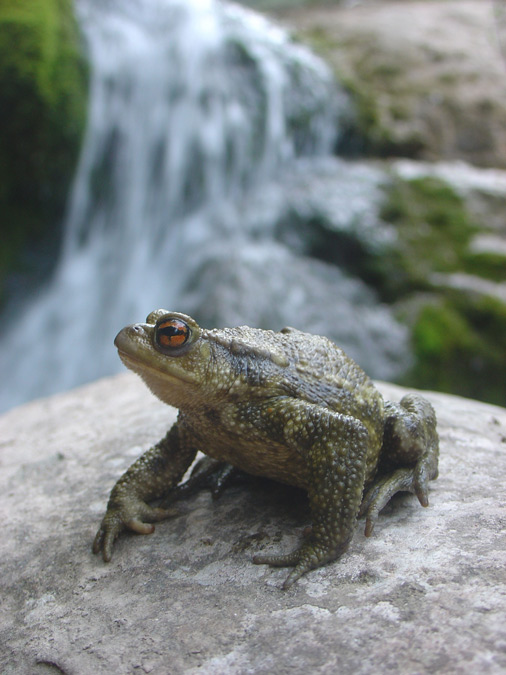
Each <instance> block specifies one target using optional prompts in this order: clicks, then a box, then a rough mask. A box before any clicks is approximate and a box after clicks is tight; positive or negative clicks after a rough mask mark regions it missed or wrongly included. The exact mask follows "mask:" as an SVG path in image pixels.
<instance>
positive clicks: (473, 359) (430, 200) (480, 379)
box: [368, 177, 506, 405]
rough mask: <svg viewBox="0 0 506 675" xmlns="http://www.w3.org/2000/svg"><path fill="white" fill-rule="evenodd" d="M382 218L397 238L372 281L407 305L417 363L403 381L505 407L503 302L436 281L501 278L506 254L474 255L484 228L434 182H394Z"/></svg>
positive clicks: (505, 309) (376, 264)
mask: <svg viewBox="0 0 506 675" xmlns="http://www.w3.org/2000/svg"><path fill="white" fill-rule="evenodd" d="M381 217H382V219H383V220H384V221H385V222H387V223H389V224H390V225H391V226H393V228H394V232H395V235H396V236H395V238H394V241H393V244H392V246H391V248H390V251H388V252H386V254H384V255H382V256H380V257H378V258H377V259H376V260H375V261H373V264H372V265H371V268H372V270H373V272H372V275H371V278H369V279H368V280H369V281H373V282H374V285H375V287H376V288H377V290H378V291H379V293H380V295H381V296H382V297H383V299H384V300H387V301H388V302H390V303H393V304H394V305H397V306H398V307H404V308H405V310H406V308H410V310H409V311H405V312H404V316H403V317H400V318H401V319H403V320H404V321H405V322H406V323H408V325H409V326H410V328H411V335H412V346H413V354H414V359H415V363H414V367H413V368H412V369H411V370H410V372H409V373H406V375H405V376H404V377H403V378H402V381H401V383H402V384H405V385H407V386H413V387H420V388H423V389H436V390H440V391H445V392H450V393H454V394H460V395H463V396H470V397H472V398H479V399H482V400H485V401H489V402H492V403H498V404H501V405H503V404H504V401H505V400H506V350H505V349H504V335H505V331H506V305H505V304H504V303H503V302H501V301H500V300H498V299H494V298H491V297H487V296H484V295H483V294H479V293H471V292H468V291H465V290H456V289H452V288H451V287H441V286H439V285H438V282H439V280H440V279H441V278H444V276H445V275H450V274H454V273H465V274H466V275H475V276H477V277H478V278H490V279H494V280H496V281H500V280H503V279H504V257H502V256H499V255H497V256H494V255H493V254H491V253H487V254H486V255H485V254H478V253H472V252H471V251H470V243H471V241H472V239H473V237H474V236H475V234H476V233H477V232H479V231H480V230H479V228H478V226H477V225H476V224H475V222H474V220H473V218H472V217H471V216H470V214H469V211H468V209H467V207H466V204H465V202H464V201H463V199H462V198H461V197H460V196H459V195H458V194H457V193H456V192H455V191H454V190H453V189H452V188H451V187H450V186H449V185H448V184H447V183H445V182H444V181H442V180H439V179H436V178H433V177H425V178H419V179H416V180H409V181H405V180H402V179H400V178H397V177H395V178H394V179H393V181H392V183H391V184H390V186H389V187H388V188H387V191H386V199H385V202H384V205H383V208H382V210H381ZM481 231H482V230H481ZM490 263H492V264H490ZM501 264H502V270H501ZM374 274H376V276H374ZM435 280H436V281H435ZM427 298H428V299H427Z"/></svg>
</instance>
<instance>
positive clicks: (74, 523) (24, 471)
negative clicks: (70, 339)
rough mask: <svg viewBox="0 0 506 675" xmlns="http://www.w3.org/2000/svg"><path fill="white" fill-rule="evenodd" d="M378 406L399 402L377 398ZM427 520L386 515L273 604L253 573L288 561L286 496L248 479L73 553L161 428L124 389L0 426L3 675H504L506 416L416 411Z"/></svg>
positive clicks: (471, 410) (268, 588) (112, 381)
mask: <svg viewBox="0 0 506 675" xmlns="http://www.w3.org/2000/svg"><path fill="white" fill-rule="evenodd" d="M380 388H381V390H382V391H383V392H384V393H385V394H386V395H387V396H388V397H391V398H399V397H400V396H401V394H402V391H403V390H402V389H401V388H399V387H395V386H393V385H383V384H381V385H380ZM427 396H428V398H429V399H430V400H431V401H432V403H433V404H434V406H435V408H436V411H437V415H438V418H439V430H440V435H441V463H440V477H439V479H438V480H437V481H436V482H435V483H433V486H432V490H431V495H430V496H431V505H430V507H429V508H428V509H422V508H421V507H420V506H419V505H418V503H417V501H416V499H415V498H414V497H413V496H411V495H402V496H400V497H398V498H396V499H395V500H394V503H393V504H391V505H389V506H388V507H387V508H386V509H385V511H384V513H383V514H382V515H381V517H380V519H379V522H378V524H377V526H376V530H375V532H374V535H373V536H372V537H371V538H370V539H367V540H366V539H365V537H364V535H363V533H362V526H361V527H360V529H359V530H358V531H357V533H356V535H355V538H354V540H353V542H352V544H351V547H350V549H349V551H348V552H347V553H346V554H345V555H344V556H343V557H342V559H341V560H340V561H338V562H336V563H333V564H330V565H328V566H326V567H324V568H321V569H319V570H317V571H315V572H312V573H310V574H308V575H307V576H306V577H304V578H303V579H301V580H300V581H299V582H298V583H297V584H296V585H295V586H294V587H293V588H292V589H290V590H289V591H287V592H283V591H281V590H280V588H279V587H280V584H281V582H282V580H283V579H284V577H285V574H286V571H285V570H273V569H269V568H267V567H263V566H255V565H253V564H251V562H250V558H251V556H252V554H253V553H254V552H255V551H257V550H259V549H264V548H270V547H271V545H272V546H273V547H274V546H276V547H280V548H283V549H290V548H291V547H292V546H294V544H295V542H296V540H297V538H298V537H299V536H301V533H302V530H303V528H304V526H305V525H306V524H307V522H308V513H307V510H306V504H305V500H304V498H303V497H302V496H301V495H300V494H299V493H297V492H294V491H293V490H290V489H288V488H284V487H280V486H278V487H274V484H272V483H267V482H263V481H258V482H252V483H251V484H248V485H243V486H237V487H233V488H230V489H229V490H228V491H227V492H226V493H225V494H224V495H223V496H222V498H221V499H220V500H219V501H217V502H214V503H213V502H212V501H211V498H210V496H209V494H207V493H200V494H198V495H195V496H194V497H192V498H190V499H189V500H187V501H185V502H182V503H181V504H180V505H179V510H180V512H181V515H180V516H179V517H177V518H175V519H174V520H172V521H169V522H166V523H162V524H159V525H158V526H157V529H156V532H155V534H154V535H152V536H149V537H140V536H135V535H130V536H123V537H122V538H121V539H120V540H119V541H118V543H117V545H116V549H115V556H114V558H113V560H112V562H111V563H110V564H105V563H103V562H102V561H101V559H99V558H98V557H95V556H93V555H92V553H91V550H90V549H91V542H92V539H93V536H94V533H95V530H96V528H97V526H98V523H99V520H100V518H101V516H102V513H103V511H104V508H105V504H106V500H107V495H108V492H109V490H110V488H111V486H112V485H113V483H114V481H115V479H116V478H117V477H118V476H119V475H120V473H121V472H122V471H123V469H125V468H126V466H127V465H129V464H130V463H131V462H132V460H133V459H134V458H135V457H137V456H138V455H139V454H140V453H141V451H142V450H143V449H145V448H147V447H148V446H149V445H150V444H151V443H152V442H153V441H156V440H157V439H158V438H159V437H160V436H161V435H162V434H163V433H164V431H165V429H166V428H167V426H168V425H169V424H170V423H171V422H172V420H173V419H174V417H175V411H173V410H171V409H169V408H167V407H166V406H163V405H162V404H161V403H159V402H158V401H157V400H155V398H153V397H152V396H151V395H150V394H149V392H148V391H147V390H146V389H145V387H144V386H143V385H142V383H141V382H140V381H139V380H137V379H136V378H135V377H134V376H133V375H131V374H125V375H121V376H117V377H113V378H109V379H105V380H102V381H99V382H96V383H94V384H92V385H89V386H86V387H83V388H81V389H78V390H75V391H73V392H70V393H66V394H61V395H57V396H55V397H52V398H48V399H45V400H40V401H36V402H33V403H30V404H27V405H25V406H23V407H20V408H17V409H14V410H12V411H11V412H9V413H6V414H5V415H3V416H2V417H1V418H0V438H1V439H2V441H1V450H0V460H1V473H0V514H1V516H2V520H3V522H4V536H3V537H2V540H1V543H0V561H1V562H0V571H1V589H0V598H1V600H0V626H1V628H0V657H1V663H2V667H1V670H2V673H16V674H17V673H37V672H41V673H42V672H53V673H56V672H60V673H62V672H63V673H69V674H70V673H75V674H79V675H86V674H88V673H94V674H95V673H120V674H121V673H133V672H138V673H157V674H159V673H162V674H164V673H170V674H171V675H172V674H177V673H314V672H318V673H340V674H344V675H346V674H348V673H350V674H351V673H353V674H357V673H358V674H361V673H372V672H374V673H382V672H389V673H503V672H505V670H506V621H505V617H506V614H505V613H506V573H505V561H506V556H505V549H506V536H505V520H506V517H505V516H506V514H505V510H504V485H505V479H506V410H504V409H502V408H497V407H494V406H490V405H485V404H482V403H477V402H475V401H470V400H466V399H461V398H457V397H453V396H447V395H443V394H433V393H429V394H427Z"/></svg>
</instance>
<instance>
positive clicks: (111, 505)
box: [93, 423, 196, 562]
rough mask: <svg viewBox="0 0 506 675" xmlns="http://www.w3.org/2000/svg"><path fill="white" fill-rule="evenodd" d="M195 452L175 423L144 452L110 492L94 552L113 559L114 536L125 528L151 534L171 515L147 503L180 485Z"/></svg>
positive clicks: (107, 558)
mask: <svg viewBox="0 0 506 675" xmlns="http://www.w3.org/2000/svg"><path fill="white" fill-rule="evenodd" d="M195 455H196V450H195V448H194V447H193V444H192V443H191V442H190V440H189V438H187V436H186V434H185V433H184V431H183V430H182V429H181V428H180V426H179V425H178V423H176V424H174V426H173V427H172V428H171V429H170V431H169V432H168V433H167V435H166V436H165V437H164V438H163V439H162V440H161V441H159V443H157V444H156V445H154V446H153V447H152V448H150V449H149V450H148V451H147V452H145V453H144V454H143V455H142V457H140V458H139V459H138V460H137V461H136V462H134V463H133V464H132V466H131V467H130V468H129V469H128V470H127V471H126V472H125V473H124V474H123V475H122V476H121V478H120V479H119V480H118V482H117V483H116V485H115V486H114V487H113V489H112V491H111V495H110V497H109V502H108V504H107V511H106V514H105V516H104V518H103V520H102V523H101V525H100V528H99V530H98V532H97V534H96V537H95V541H94V542H93V553H99V552H100V551H101V552H102V556H103V558H104V560H105V561H106V562H109V560H110V559H111V556H112V547H113V544H114V541H115V539H116V537H117V536H118V535H119V534H120V532H122V531H123V530H125V529H130V530H133V531H134V532H138V533H140V534H150V533H151V532H153V530H154V529H155V528H154V525H152V523H153V522H156V521H159V520H164V519H166V518H169V517H170V516H172V515H174V511H173V510H171V509H163V508H154V507H152V506H149V504H148V503H147V502H149V501H153V500H154V499H158V498H160V497H162V496H164V495H165V494H167V492H169V491H170V490H171V489H172V488H173V487H174V486H175V485H177V484H178V483H179V481H180V480H181V478H182V477H183V475H184V473H185V471H186V469H187V468H188V467H189V466H190V464H191V463H192V461H193V459H194V458H195Z"/></svg>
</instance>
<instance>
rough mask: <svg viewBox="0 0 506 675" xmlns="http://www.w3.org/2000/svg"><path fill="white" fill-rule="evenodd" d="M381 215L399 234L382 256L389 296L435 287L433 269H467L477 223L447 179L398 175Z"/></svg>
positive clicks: (439, 270) (386, 290)
mask: <svg viewBox="0 0 506 675" xmlns="http://www.w3.org/2000/svg"><path fill="white" fill-rule="evenodd" d="M380 215H381V218H382V220H384V221H385V222H386V223H389V224H391V225H393V226H394V227H395V230H396V235H397V240H396V244H395V246H394V247H393V248H392V249H391V251H390V253H387V254H386V255H385V257H384V258H383V259H381V260H380V261H379V264H380V265H381V267H382V269H381V274H382V277H383V281H382V288H383V293H384V294H386V295H387V297H389V298H391V299H398V298H399V297H400V296H401V295H403V294H407V293H411V292H413V291H418V290H424V289H427V288H432V286H433V284H432V282H431V275H433V274H434V273H451V272H457V271H465V260H466V257H467V252H468V246H469V243H470V240H471V237H472V236H473V235H474V234H475V233H476V232H477V231H478V227H477V225H476V224H475V223H473V221H472V220H471V217H470V215H469V211H468V209H467V208H466V205H465V203H464V201H463V200H462V198H461V197H459V196H458V195H457V194H456V192H455V191H454V190H452V188H451V187H450V186H449V185H448V184H447V183H445V182H444V181H442V180H439V179H437V178H432V177H424V178H417V179H415V180H410V181H404V180H401V179H399V178H397V179H394V180H393V182H392V184H391V186H390V188H389V189H388V192H387V198H386V201H385V203H384V205H383V208H382V210H381V214H380Z"/></svg>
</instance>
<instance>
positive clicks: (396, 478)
mask: <svg viewBox="0 0 506 675" xmlns="http://www.w3.org/2000/svg"><path fill="white" fill-rule="evenodd" d="M397 492H411V493H412V494H416V496H417V497H418V501H419V502H420V504H421V505H422V506H428V505H429V496H428V486H427V484H426V483H425V482H424V483H421V482H420V481H419V480H418V477H417V476H416V470H415V469H397V471H394V472H393V473H392V474H390V475H387V476H383V477H382V478H380V479H379V480H378V481H377V482H376V483H374V485H373V486H372V487H371V488H370V489H369V490H368V491H367V493H366V495H365V497H364V499H363V501H362V504H361V506H360V511H359V514H358V517H359V518H362V517H363V516H365V519H366V520H365V536H366V537H370V536H371V535H372V533H373V530H374V526H375V524H376V521H377V520H378V515H379V513H380V511H381V510H382V509H383V508H384V507H385V506H386V505H387V504H388V502H389V501H390V499H391V498H392V497H393V496H394V495H395V494H397Z"/></svg>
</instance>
